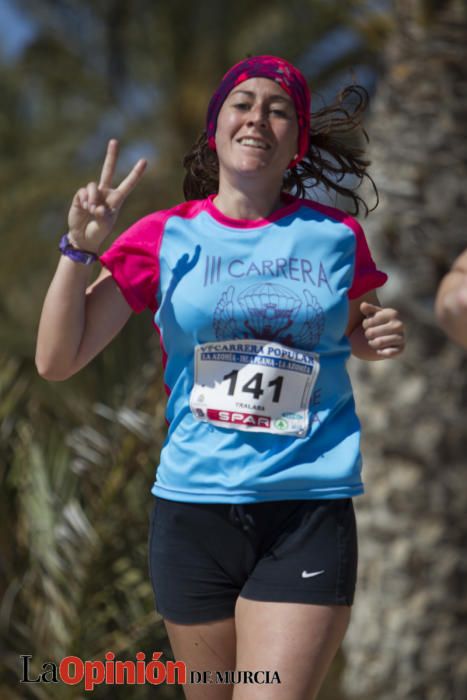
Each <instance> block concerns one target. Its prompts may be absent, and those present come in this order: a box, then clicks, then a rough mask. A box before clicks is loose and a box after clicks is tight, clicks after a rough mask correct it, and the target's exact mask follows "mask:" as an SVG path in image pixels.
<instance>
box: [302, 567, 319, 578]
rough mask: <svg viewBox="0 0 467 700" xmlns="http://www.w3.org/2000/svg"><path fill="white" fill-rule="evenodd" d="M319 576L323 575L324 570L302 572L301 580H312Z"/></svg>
mask: <svg viewBox="0 0 467 700" xmlns="http://www.w3.org/2000/svg"><path fill="white" fill-rule="evenodd" d="M320 574H324V569H321V571H302V578H312V576H319V575H320Z"/></svg>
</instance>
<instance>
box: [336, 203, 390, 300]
mask: <svg viewBox="0 0 467 700" xmlns="http://www.w3.org/2000/svg"><path fill="white" fill-rule="evenodd" d="M345 223H346V224H347V225H348V226H350V228H351V229H352V230H353V232H354V234H355V239H356V247H355V268H354V276H353V282H352V286H351V287H350V289H349V291H348V297H349V299H358V297H361V296H363V294H366V293H367V292H370V291H371V290H372V289H377V287H382V286H383V284H384V283H385V282H386V280H387V279H388V276H387V274H386V273H385V272H382V271H381V270H378V268H377V267H376V265H375V262H374V260H373V258H372V257H371V253H370V249H369V248H368V243H367V242H366V238H365V234H364V233H363V229H362V227H361V226H360V224H359V223H358V221H356V220H355V219H353V218H352V217H349V219H347V220H346V222H345Z"/></svg>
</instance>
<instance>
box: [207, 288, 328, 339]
mask: <svg viewBox="0 0 467 700" xmlns="http://www.w3.org/2000/svg"><path fill="white" fill-rule="evenodd" d="M234 296H235V289H234V287H233V286H230V287H229V288H228V289H227V290H226V291H225V292H223V293H222V295H221V298H220V299H219V301H218V303H217V306H216V309H215V311H214V318H213V326H214V332H215V334H216V338H217V340H235V339H244V338H256V339H258V340H273V341H277V342H280V343H283V344H285V345H290V346H292V347H298V348H310V349H311V348H313V347H315V346H316V345H317V344H318V342H319V339H320V337H321V334H322V332H323V330H324V311H323V309H322V307H321V305H320V304H319V302H318V300H317V298H316V297H315V296H313V294H311V292H310V291H309V290H308V289H304V290H303V296H304V297H305V305H306V306H305V321H303V322H302V323H301V324H300V325H299V326H298V330H297V329H296V328H295V329H294V331H293V332H292V330H291V328H292V326H293V324H294V320H295V318H296V317H297V315H298V312H299V311H300V309H301V307H302V304H303V300H302V299H301V298H300V297H299V296H298V295H297V294H295V293H294V292H292V291H291V290H290V289H287V288H286V287H283V286H282V285H279V284H273V283H271V282H262V283H259V284H254V285H252V286H251V287H248V288H247V289H245V290H244V291H243V292H241V293H240V294H239V295H238V297H237V302H238V305H239V306H240V308H241V309H242V311H243V317H244V319H243V323H240V321H239V315H238V314H237V313H236V312H235V307H234V304H235V299H234Z"/></svg>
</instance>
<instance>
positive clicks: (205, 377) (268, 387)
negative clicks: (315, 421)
mask: <svg viewBox="0 0 467 700" xmlns="http://www.w3.org/2000/svg"><path fill="white" fill-rule="evenodd" d="M194 370H195V381H194V386H193V389H192V392H191V395H190V408H191V411H192V413H193V415H194V417H195V418H197V419H198V420H200V421H207V422H209V423H213V424H214V425H218V426H222V427H225V428H227V427H228V428H235V429H237V430H249V431H253V432H262V433H275V434H278V435H294V436H296V437H305V435H306V433H307V430H308V415H309V411H308V407H309V403H310V398H311V394H312V391H313V387H314V385H315V383H316V379H317V377H318V372H319V355H317V354H316V353H314V352H310V351H308V350H299V349H296V348H290V347H287V346H285V345H281V344H280V343H273V342H270V341H267V340H248V341H240V340H228V341H222V342H217V343H203V344H202V345H197V346H196V348H195V357H194Z"/></svg>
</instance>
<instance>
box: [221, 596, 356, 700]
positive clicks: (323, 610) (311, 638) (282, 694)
mask: <svg viewBox="0 0 467 700" xmlns="http://www.w3.org/2000/svg"><path fill="white" fill-rule="evenodd" d="M350 610H351V608H350V607H349V606H347V605H310V604H302V603H272V602H260V601H256V600H247V599H245V598H242V597H240V598H239V599H238V601H237V606H236V615H235V622H236V632H237V653H236V662H237V663H236V668H237V669H238V670H248V671H263V672H264V671H269V680H270V681H271V682H270V683H268V684H266V683H264V684H256V683H254V684H253V683H251V684H250V683H241V684H238V685H235V686H234V692H233V700H259V699H260V698H265V699H266V698H267V700H313V699H314V698H315V697H316V695H317V693H318V690H319V688H320V687H321V684H322V682H323V680H324V678H325V676H326V673H327V671H328V669H329V666H330V664H331V661H332V659H333V658H334V656H335V654H336V652H337V650H338V648H339V645H340V643H341V642H342V639H343V638H344V635H345V632H346V630H347V627H348V624H349V620H350ZM275 671H276V672H277V674H278V676H279V679H280V683H278V682H274V679H276V680H277V676H274V672H275ZM260 677H261V678H262V679H265V678H267V675H266V674H265V673H262V674H260Z"/></svg>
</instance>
